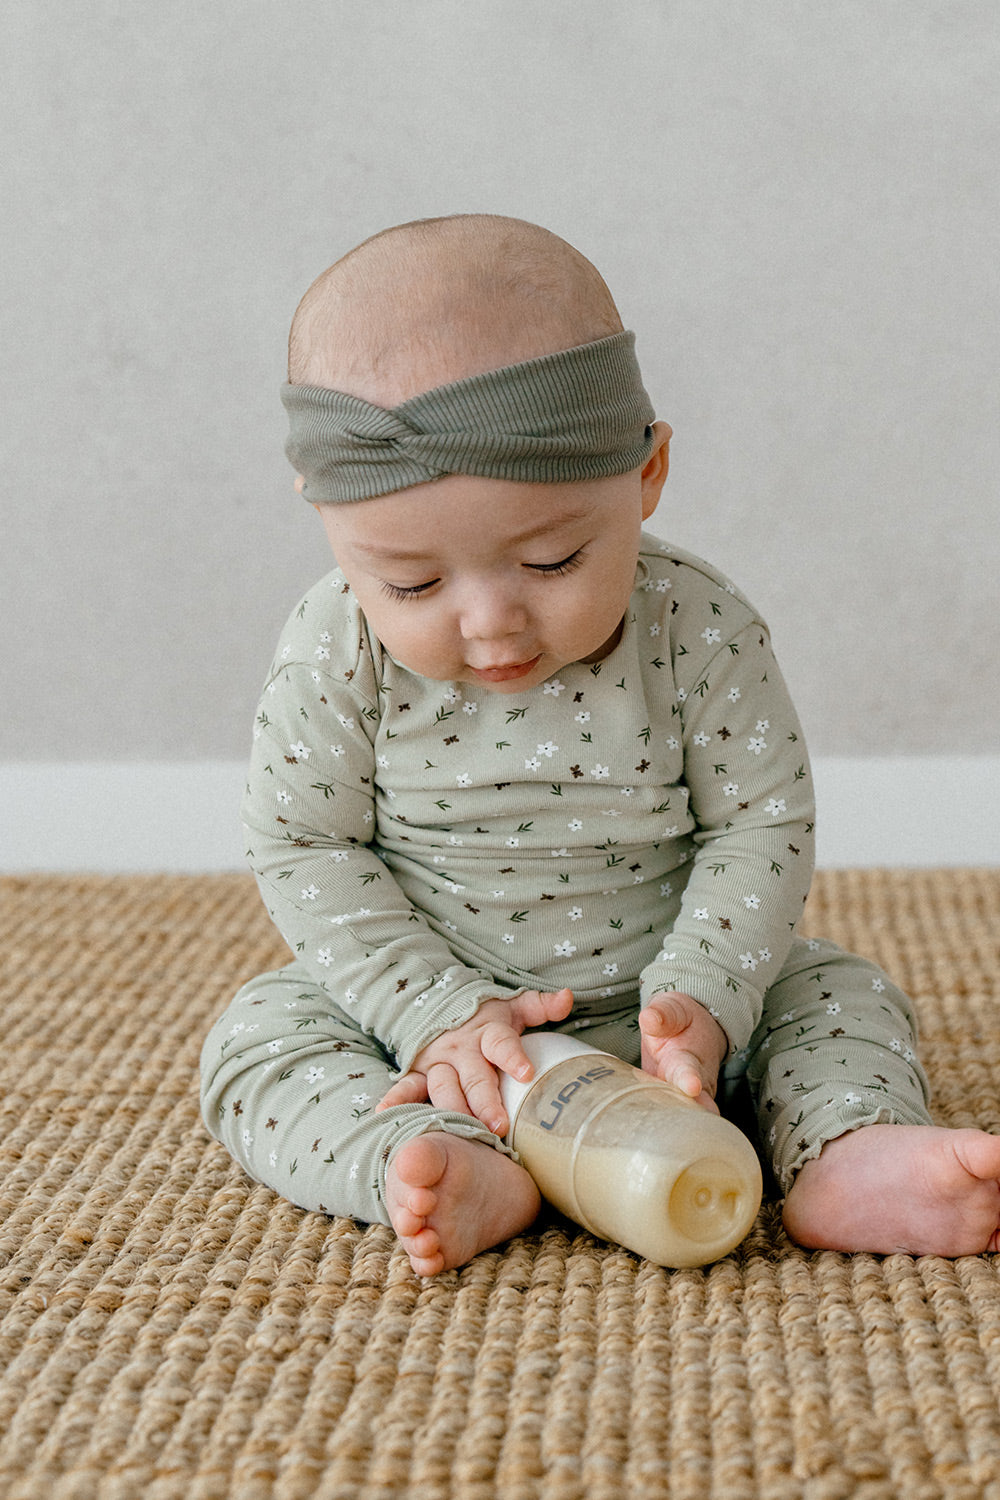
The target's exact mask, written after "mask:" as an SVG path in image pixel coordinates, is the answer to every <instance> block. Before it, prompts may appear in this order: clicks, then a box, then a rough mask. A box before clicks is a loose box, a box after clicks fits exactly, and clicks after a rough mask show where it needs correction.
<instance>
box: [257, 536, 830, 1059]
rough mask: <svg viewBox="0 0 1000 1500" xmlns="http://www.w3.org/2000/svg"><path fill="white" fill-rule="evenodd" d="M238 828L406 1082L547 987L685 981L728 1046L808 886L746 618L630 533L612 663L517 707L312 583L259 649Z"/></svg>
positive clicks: (611, 993)
mask: <svg viewBox="0 0 1000 1500" xmlns="http://www.w3.org/2000/svg"><path fill="white" fill-rule="evenodd" d="M243 814H244V822H245V827H246V836H247V841H248V857H249V860H250V864H251V866H252V868H253V870H254V873H255V875H256V877H257V880H258V883H259V885H260V889H261V892H262V894H263V897H264V901H265V903H266V905H267V907H268V910H269V911H270V913H271V916H272V918H273V919H274V921H275V923H276V924H277V926H278V928H279V929H280V931H281V932H282V934H283V936H284V937H285V940H286V941H287V943H288V945H289V947H290V948H291V950H292V952H293V953H294V954H295V956H296V958H297V959H298V960H299V962H300V964H301V965H303V966H304V969H305V970H306V971H307V972H308V975H309V977H310V979H311V980H312V981H313V982H314V983H315V984H317V985H319V986H321V987H322V988H323V989H324V990H325V991H326V992H327V993H328V994H329V995H330V998H331V1002H332V1003H333V1004H334V1005H335V1006H337V1007H338V1008H339V1009H341V1010H343V1011H345V1012H347V1013H348V1014H349V1015H351V1016H352V1017H353V1018H354V1019H355V1021H356V1022H357V1024H359V1025H360V1026H361V1027H362V1028H363V1029H364V1030H365V1031H367V1032H369V1033H370V1034H372V1035H374V1036H376V1037H377V1038H378V1039H379V1040H380V1041H381V1042H382V1043H383V1045H384V1046H385V1047H386V1048H387V1049H388V1050H389V1051H390V1052H392V1053H393V1054H395V1056H396V1059H397V1064H398V1066H399V1067H400V1069H401V1070H403V1071H405V1070H406V1069H407V1068H408V1067H409V1065H410V1063H411V1062H412V1060H413V1058H414V1057H415V1056H416V1054H417V1053H418V1052H419V1051H420V1050H421V1048H422V1047H424V1046H425V1045H426V1044H427V1043H428V1042H429V1041H431V1040H432V1039H433V1038H434V1037H435V1036H437V1035H439V1034H440V1033H441V1032H443V1031H445V1030H448V1029H451V1028H453V1027H455V1026H458V1025H460V1024H461V1023H462V1022H463V1021H465V1020H467V1019H468V1018H469V1017H470V1016H472V1015H473V1014H474V1013H475V1011H476V1010H477V1009H478V1007H479V1006H480V1005H481V1004H482V1002H483V1001H484V1000H485V999H487V998H490V997H492V996H501V997H505V996H506V997H511V996H514V995H517V994H519V993H521V992H522V991H524V990H526V989H542V990H557V989H561V988H562V987H563V986H569V987H570V988H571V989H572V990H573V992H574V997H575V1000H574V1010H573V1019H574V1023H575V1024H577V1025H580V1026H583V1027H585V1026H586V1025H587V1024H588V1022H589V1023H591V1024H595V1023H596V1022H598V1021H600V1020H603V1019H606V1018H610V1017H611V1016H614V1015H617V1014H620V1013H623V1012H626V1011H629V1010H632V1011H634V1009H635V1007H636V1006H637V1005H638V1004H639V1003H640V1002H644V1001H646V1000H648V999H649V997H650V996H651V995H653V994H654V993H656V992H658V991H662V990H667V989H678V990H682V991H685V992H686V993H688V994H691V995H693V996H694V997H695V999H697V1000H699V1001H700V1002H701V1003H702V1004H704V1005H705V1006H706V1007H707V1008H708V1009H709V1010H710V1012H711V1013H712V1014H713V1015H714V1016H715V1017H716V1018H717V1019H718V1020H719V1021H720V1023H721V1025H722V1026H723V1027H724V1029H725V1031H726V1033H727V1035H728V1037H729V1040H730V1044H731V1047H732V1049H733V1050H737V1049H739V1048H741V1047H743V1046H744V1045H745V1044H746V1042H747V1041H748V1040H749V1037H750V1035H751V1033H752V1031H753V1028H754V1026H755V1025H756V1022H757V1020H758V1019H759V1017H760V1012H761V1001H762V996H763V994H764V992H765V991H766V989H767V988H768V986H769V984H770V983H771V982H772V981H773V980H774V978H776V977H777V974H778V971H779V969H780V967H781V964H782V962H783V961H784V959H785V957H786V955H787V952H788V949H789V946H790V943H791V939H792V935H793V930H794V927H795V923H796V921H797V919H798V917H799V916H800V915H801V911H802V906H803V903H804V900H805V897H806V894H807V892H808V888H809V883H810V879H811V875H812V860H813V850H812V831H813V818H814V810H813V798H812V782H811V777H810V772H809V765H808V759H807V755H806V749H805V745H804V742H803V737H802V732H801V729H800V726H799V722H798V719H797V717H796V714H795V710H794V708H793V706H792V704H791V701H790V699H789V696H788V692H787V689H786V687H785V684H784V681H783V679H782V677H781V673H780V671H779V669H778V666H777V663H776V661H775V658H774V655H773V653H772V649H771V644H770V638H769V635H768V631H767V628H766V626H765V625H764V623H763V621H762V620H761V618H760V616H759V615H758V614H757V612H756V611H755V610H754V608H753V607H752V605H750V604H749V603H748V601H747V600H746V599H745V598H744V597H743V596H742V595H741V594H740V593H739V592H738V591H737V590H736V589H735V587H734V586H733V585H732V584H731V583H730V582H729V581H728V580H727V579H726V578H725V577H723V576H722V575H721V574H720V573H718V572H717V571H716V570H715V569H714V568H712V567H710V566H709V565H707V564H706V563H704V562H701V561H700V560H699V559H697V558H695V557H693V556H691V555H690V554H687V553H685V552H682V551H680V550H679V549H674V548H670V547H669V546H667V545H666V544H664V543H661V542H660V541H659V540H658V539H657V538H655V537H651V536H644V537H643V543H642V550H641V553H640V557H639V562H638V567H637V571H636V581H635V587H634V590H633V593H632V596H631V598H630V601H629V605H628V610H627V613H626V617H625V622H624V628H623V631H622V634H621V638H620V640H619V642H618V645H617V646H616V647H615V648H614V650H613V651H612V652H611V653H610V654H609V655H608V656H607V657H606V658H605V659H604V660H603V661H600V662H596V663H594V664H591V665H588V664H585V663H573V664H570V665H569V666H567V667H565V668H563V669H561V670H560V671H559V673H558V674H557V675H556V676H555V677H552V678H550V679H549V680H548V681H547V682H544V683H542V684H541V685H539V686H538V687H534V688H531V689H529V690H527V691H525V692H524V693H523V694H522V695H518V694H516V693H515V694H508V693H503V694H500V693H492V694H491V693H490V692H488V691H487V690H485V689H484V688H481V687H479V686H476V685H469V684H465V683H462V684H456V683H451V682H440V681H432V680H430V679H427V678H423V677H420V676H417V675H415V674H414V673H412V672H410V671H408V670H407V669H406V668H405V667H403V666H401V665H400V664H399V663H398V662H396V661H395V660H394V659H393V658H392V657H391V656H390V655H389V654H388V653H387V652H386V651H385V650H384V649H383V648H382V646H381V645H380V644H379V642H378V641H377V640H376V639H375V637H374V636H373V634H372V632H371V630H370V628H369V626H368V624H367V621H366V620H365V618H364V616H363V614H362V612H361V610H360V608H359V606H358V603H357V601H356V599H355V598H354V595H353V594H352V592H351V590H350V588H349V586H348V584H347V583H346V581H345V580H344V578H343V575H342V574H341V573H340V572H339V571H338V570H335V571H334V572H332V573H330V574H329V575H328V576H327V577H326V578H324V579H323V580H321V582H320V583H318V584H317V585H316V586H315V587H314V588H312V589H311V590H310V591H309V593H308V594H307V595H306V597H305V598H304V599H303V600H302V602H301V603H300V604H299V606H298V608H297V609H296V610H295V611H294V613H293V615H292V617H291V619H290V620H289V622H288V624H287V626H286V628H285V630H284V632H283V634H282V637H281V639H280V641H279V645H278V650H277V654H276V656H275V659H274V663H273V666H272V668H271V671H270V674H269V677H268V680H267V683H266V685H265V689H264V692H263V696H262V699H261V704H260V708H259V711H258V715H257V720H256V725H255V739H254V748H253V754H252V761H251V767H250V774H249V780H248V784H247V789H246V795H245V799H244V807H243Z"/></svg>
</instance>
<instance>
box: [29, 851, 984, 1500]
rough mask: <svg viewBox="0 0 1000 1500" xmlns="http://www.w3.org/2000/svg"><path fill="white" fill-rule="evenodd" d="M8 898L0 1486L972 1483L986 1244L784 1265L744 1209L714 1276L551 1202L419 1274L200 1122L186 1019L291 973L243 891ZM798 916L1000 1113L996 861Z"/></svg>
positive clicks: (585, 1491) (291, 1497)
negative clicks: (534, 1221) (493, 1245)
mask: <svg viewBox="0 0 1000 1500" xmlns="http://www.w3.org/2000/svg"><path fill="white" fill-rule="evenodd" d="M0 900H2V909H0V964H2V969H0V996H2V1012H0V1014H2V1018H3V1030H2V1039H0V1070H2V1081H0V1116H2V1119H0V1320H2V1321H0V1495H3V1496H4V1497H11V1500H14V1497H16V1500H90V1497H99V1500H133V1497H142V1500H215V1497H224V1496H234V1497H238V1500H272V1497H273V1500H299V1497H303V1500H304V1497H313V1496H315V1497H317V1500H355V1497H363V1500H382V1497H384V1500H402V1497H414V1500H452V1497H455V1500H493V1497H502V1500H577V1497H587V1500H591V1497H592V1500H626V1497H627V1500H647V1497H664V1500H667V1497H670V1500H674V1497H676V1500H681V1497H684V1500H706V1497H716V1496H717V1497H719V1500H758V1497H759V1500H765V1497H767V1500H771V1497H773V1500H786V1497H789V1500H790V1497H800V1496H801V1497H805V1500H854V1497H858V1500H893V1497H897V1496H899V1497H905V1500H938V1497H947V1500H982V1497H987V1500H1000V1264H998V1258H996V1257H990V1256H984V1257H978V1258H972V1257H969V1258H966V1259H961V1260H958V1261H945V1260H940V1259H938V1258H936V1257H930V1256H928V1257H922V1258H919V1259H914V1258H912V1257H909V1256H904V1255H895V1256H888V1257H884V1258H883V1257H878V1256H871V1255H853V1256H851V1255H841V1254H834V1253H830V1252H823V1253H808V1252H805V1251H802V1250H800V1249H798V1248H796V1247H794V1246H793V1245H791V1244H790V1243H789V1242H788V1240H787V1239H786V1238H785V1236H784V1235H783V1233H782V1230H781V1226H780V1213H779V1208H778V1205H777V1204H775V1203H773V1202H765V1205H764V1207H763V1209H762V1211H761V1214H760V1217H759V1219H758V1222H757V1224H756V1226H755V1228H754V1230H753V1231H752V1232H751V1234H750V1237H749V1238H748V1240H747V1241H746V1242H745V1243H744V1245H743V1246H741V1247H740V1249H739V1250H738V1251H737V1252H735V1253H734V1254H732V1255H731V1256H729V1257H728V1258H727V1259H725V1260H724V1261H722V1262H720V1263H719V1264H718V1265H715V1266H712V1267H710V1268H709V1269H706V1270H698V1271H667V1270H663V1269H662V1268H660V1267H657V1266H653V1265H651V1264H649V1263H648V1262H645V1261H642V1260H640V1259H638V1258H637V1257H635V1256H633V1255H631V1254H629V1253H628V1252H626V1251H623V1250H621V1249H618V1248H616V1247H614V1246H611V1245H606V1244H603V1243H599V1242H598V1241H596V1240H594V1239H591V1238H590V1237H589V1236H587V1235H585V1234H583V1233H582V1232H580V1231H577V1230H576V1229H575V1228H574V1227H573V1226H572V1225H570V1224H568V1223H567V1222H566V1221H565V1220H561V1219H558V1218H557V1217H556V1216H555V1215H551V1216H549V1217H548V1218H543V1219H542V1220H541V1221H539V1224H538V1225H537V1226H536V1227H535V1228H534V1229H533V1230H532V1231H531V1232H530V1233H528V1234H525V1235H523V1236H522V1237H520V1238H518V1239H517V1240H514V1241H512V1242H511V1243H509V1244H507V1245H505V1246H502V1247H500V1248H499V1249H498V1250H496V1251H493V1252H490V1253H488V1254H485V1255H481V1256H479V1257H478V1258H477V1259H476V1260H475V1261H474V1262H473V1263H472V1264H470V1265H469V1266H467V1267H465V1268H464V1269H462V1270H461V1271H458V1272H449V1273H447V1274H446V1275H444V1276H441V1277H439V1278H437V1279H435V1280H431V1281H427V1282H422V1281H420V1280H418V1279H417V1278H416V1277H415V1276H414V1275H413V1274H412V1272H411V1270H410V1268H409V1263H408V1262H407V1260H406V1258H405V1256H404V1255H403V1254H402V1253H401V1252H400V1251H399V1250H398V1248H396V1246H395V1244H394V1240H393V1236H392V1235H391V1234H390V1233H389V1231H387V1230H386V1229H383V1228H366V1227H364V1226H362V1225H358V1224H356V1223H354V1222H353V1221H350V1220H345V1219H330V1218H326V1217H324V1216H323V1215H320V1214H315V1213H305V1212H303V1211H302V1210H299V1209H296V1208H293V1207H291V1206H290V1205H288V1204H287V1203H284V1202H282V1201H281V1200H279V1199H278V1198H277V1197H276V1196H275V1195H274V1194H273V1193H271V1192H270V1191H268V1190H267V1189H265V1188H262V1187H259V1186H257V1185H255V1184H253V1183H252V1182H250V1181H248V1179H247V1178H246V1177H245V1176H244V1175H243V1173H242V1172H241V1171H240V1170H239V1169H238V1168H237V1167H236V1166H234V1165H233V1164H232V1162H231V1161H230V1160H229V1158H228V1157H227V1155H226V1153H225V1152H224V1151H223V1150H222V1149H221V1148H220V1147H218V1146H217V1145H215V1144H214V1143H213V1142H212V1141H211V1140H210V1138H209V1137H208V1135H207V1134H206V1132H205V1130H204V1128H203V1126H202V1125H201V1123H200V1120H199V1116H198V1109H197V1102H196V1067H197V1057H198V1050H199V1046H200V1041H201V1037H202V1035H203V1033H204V1031H205V1029H206V1027H207V1026H208V1024H209V1022H210V1020H211V1018H213V1017H214V1016H215V1014H216V1013H217V1012H218V1011H219V1010H220V1009H221V1008H222V1007H223V1006H224V1005H225V1004H226V1003H227V1001H228V999H229V998H230V996H231V995H232V993H233V991H234V990H235V989H236V988H237V987H238V985H239V984H241V983H242V982H243V981H244V980H245V979H247V978H249V977H250V976H251V975H253V974H254V973H256V972H259V971H260V970H262V969H265V968H268V967H272V966H274V965H276V964H279V963H282V962H284V961H285V958H286V954H285V952H284V949H283V946H282V944H281V941H280V939H279V938H278V937H277V936H276V935H275V933H274V932H273V930H272V929H271V927H270V925H269V922H268V919H267V917H266V915H265V913H264V911H263V908H262V906H261V903H260V901H259V898H258V896H257V894H256V890H255V888H254V887H253V885H252V883H251V881H250V880H249V878H244V877H242V876H238V875H226V876H218V877H190V878H188V877H178V876H170V877H127V878H126V877H114V878H104V877H101V878H97V877H93V878H66V877H62V878H55V877H52V878H49V877H34V876H32V877H26V878H24V879H6V880H4V881H2V882H0ZM805 926H806V928H807V930H809V931H811V932H816V933H823V934H824V935H827V936H829V937H832V938H834V939H835V940H837V941H839V942H841V943H843V944H844V945H845V946H847V947H850V948H853V949H854V950H855V951H859V952H863V953H866V954H869V955H870V956H872V957H874V958H875V959H877V960H878V961H879V962H880V963H882V964H883V965H885V966H886V967H887V968H888V969H890V970H891V971H892V973H893V974H894V975H895V976H896V977H897V978H899V979H900V980H901V982H902V983H903V985H904V986H905V987H906V988H908V989H909V990H910V992H911V993H912V994H913V995H914V996H915V998H916V1000H917V1002H918V1006H919V1013H920V1017H921V1021H922V1027H923V1053H924V1057H925V1060H926V1063H927V1068H928V1072H929V1074H930V1077H931V1081H932V1084H933V1087H934V1108H935V1112H936V1115H937V1118H938V1119H939V1120H940V1121H942V1122H943V1123H947V1124H952V1125H966V1124H978V1125H981V1126H985V1127H987V1128H989V1129H992V1130H994V1131H1000V978H998V975H1000V953H998V943H1000V872H996V871H994V872H990V871H983V870H979V871H976V870H969V871H956V870H948V871H940V872H926V871H923V872H898V871H897V872H892V871H889V872H885V871H873V870H867V871H854V872H829V873H825V874H823V875H821V876H820V877H819V878H818V879H817V882H816V887H815V891H814V894H813V896H812V897H811V898H810V904H809V908H808V911H807V920H806V923H805Z"/></svg>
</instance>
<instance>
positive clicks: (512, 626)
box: [460, 584, 528, 641]
mask: <svg viewBox="0 0 1000 1500" xmlns="http://www.w3.org/2000/svg"><path fill="white" fill-rule="evenodd" d="M527 623H528V616H527V611H526V610H525V608H524V606H523V604H522V603H521V602H520V600H519V599H518V598H517V596H516V595H515V594H514V593H513V592H512V591H511V590H509V589H505V588H502V587H500V586H495V585H494V586H490V585H488V584H486V585H481V586H479V587H477V588H474V589H472V590H470V592H469V594H468V596H467V597H466V599H465V600H464V601H463V605H462V611H461V620H460V625H461V631H462V636H463V637H464V639H465V640H467V641H494V640H501V639H503V638H504V637H505V636H511V635H519V634H520V633H521V632H522V631H523V630H524V629H525V626H526V625H527Z"/></svg>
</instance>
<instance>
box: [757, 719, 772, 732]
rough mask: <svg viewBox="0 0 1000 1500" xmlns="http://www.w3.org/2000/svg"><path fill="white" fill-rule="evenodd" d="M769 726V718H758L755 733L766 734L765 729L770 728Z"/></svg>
mask: <svg viewBox="0 0 1000 1500" xmlns="http://www.w3.org/2000/svg"><path fill="white" fill-rule="evenodd" d="M770 727H771V721H770V719H758V720H757V733H758V734H766V733H767V731H768V730H769V729H770Z"/></svg>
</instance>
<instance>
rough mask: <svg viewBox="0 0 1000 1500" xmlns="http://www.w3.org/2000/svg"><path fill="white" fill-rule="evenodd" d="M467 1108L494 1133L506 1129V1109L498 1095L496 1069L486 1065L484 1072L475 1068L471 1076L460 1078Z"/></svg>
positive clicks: (502, 1131) (498, 1086)
mask: <svg viewBox="0 0 1000 1500" xmlns="http://www.w3.org/2000/svg"><path fill="white" fill-rule="evenodd" d="M462 1086H463V1088H464V1089H465V1097H466V1099H468V1101H469V1109H470V1110H471V1112H472V1114H474V1115H475V1117H476V1119H477V1120H480V1121H481V1122H482V1124H484V1125H485V1126H486V1128H487V1130H492V1132H493V1134H494V1135H503V1134H505V1132H506V1130H507V1125H508V1120H507V1111H506V1110H505V1109H504V1107H503V1100H502V1098H501V1097H500V1084H499V1081H498V1079H497V1075H496V1071H495V1069H493V1068H490V1067H487V1068H486V1070H485V1072H480V1071H479V1070H477V1071H476V1072H475V1074H474V1075H473V1076H470V1077H466V1078H464V1079H463V1080H462Z"/></svg>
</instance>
